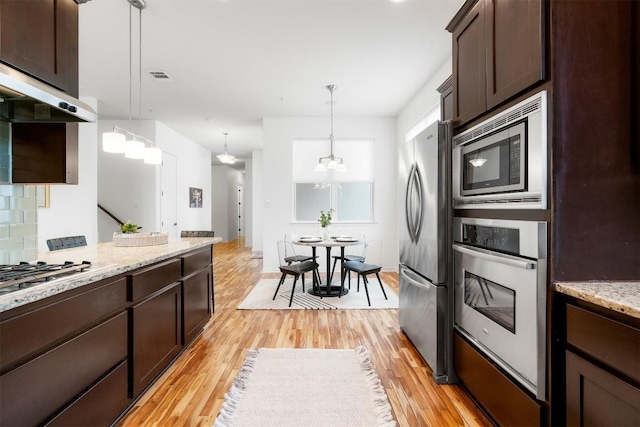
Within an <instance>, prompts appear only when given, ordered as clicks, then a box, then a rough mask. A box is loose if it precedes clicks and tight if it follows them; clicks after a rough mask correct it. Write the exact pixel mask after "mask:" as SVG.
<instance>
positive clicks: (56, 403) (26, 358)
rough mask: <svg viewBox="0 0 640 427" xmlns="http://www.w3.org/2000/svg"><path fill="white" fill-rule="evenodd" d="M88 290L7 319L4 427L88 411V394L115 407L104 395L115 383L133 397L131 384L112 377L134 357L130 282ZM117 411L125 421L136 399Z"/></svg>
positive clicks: (2, 318)
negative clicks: (129, 314)
mask: <svg viewBox="0 0 640 427" xmlns="http://www.w3.org/2000/svg"><path fill="white" fill-rule="evenodd" d="M88 288H89V289H87V290H84V289H83V290H81V291H79V292H78V291H71V292H70V294H71V295H70V296H69V297H65V296H64V295H62V296H56V297H54V298H51V299H52V300H53V301H52V302H50V303H49V302H47V300H43V301H40V302H38V303H34V304H33V306H34V307H33V309H30V308H29V307H20V308H19V309H16V310H13V311H10V312H5V313H1V314H0V337H1V338H2V345H0V349H1V362H2V365H1V366H0V370H1V371H2V375H1V376H0V425H35V424H40V423H43V422H45V421H47V419H48V418H49V417H50V416H51V415H52V414H55V413H56V412H57V411H59V410H61V409H69V410H70V411H71V409H70V408H73V407H75V405H79V406H78V407H80V406H81V404H80V403H78V402H80V401H81V399H82V396H83V394H84V393H86V392H85V390H87V389H88V388H91V389H93V390H94V392H93V395H94V396H95V398H96V399H99V400H102V399H111V396H110V395H105V394H102V393H103V392H105V391H106V390H109V389H111V388H113V387H114V384H115V383H117V386H118V387H120V388H121V389H122V390H125V391H126V388H127V378H126V376H124V377H123V376H122V375H115V376H111V374H112V373H113V372H115V371H117V370H118V369H119V368H120V367H121V366H122V365H123V364H125V365H126V360H127V354H128V348H127V329H128V326H127V323H128V321H127V313H126V311H124V304H125V302H126V287H125V281H124V280H122V279H120V280H112V281H109V280H105V281H102V282H99V283H97V284H96V285H92V286H88ZM125 369H126V368H125ZM107 377H110V382H111V384H112V385H111V386H110V387H105V384H106V383H103V381H104V380H106V378H107ZM109 403H110V405H111V406H110V408H111V412H112V413H113V412H117V413H120V412H122V411H123V410H124V409H125V408H126V407H127V405H128V403H129V399H128V397H127V395H126V393H122V392H121V393H119V394H116V395H115V396H114V398H113V400H110V402H109ZM91 414H92V412H88V413H87V416H91ZM116 415H117V414H116Z"/></svg>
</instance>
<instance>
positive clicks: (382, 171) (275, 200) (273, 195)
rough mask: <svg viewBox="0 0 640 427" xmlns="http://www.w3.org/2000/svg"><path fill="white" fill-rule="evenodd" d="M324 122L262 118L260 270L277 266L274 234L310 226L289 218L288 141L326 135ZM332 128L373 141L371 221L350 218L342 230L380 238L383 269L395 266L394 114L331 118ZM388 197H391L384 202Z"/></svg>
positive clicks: (278, 236)
mask: <svg viewBox="0 0 640 427" xmlns="http://www.w3.org/2000/svg"><path fill="white" fill-rule="evenodd" d="M328 126H329V121H328V120H327V119H326V118H264V119H263V135H264V152H263V165H264V169H263V174H264V175H263V179H262V180H261V181H262V183H263V196H262V200H261V201H260V203H262V205H263V224H262V225H263V232H262V235H263V243H264V245H263V253H264V260H263V270H264V271H265V272H274V271H277V270H278V256H277V250H276V241H277V240H282V238H283V237H284V235H285V234H286V233H301V234H302V233H305V231H306V232H308V231H309V230H308V229H309V224H295V223H293V222H292V218H293V181H292V177H291V170H292V167H291V161H292V160H291V158H292V154H291V148H292V141H293V140H294V139H302V138H327V136H328V131H329V127H328ZM334 133H335V135H336V137H337V138H338V139H342V138H345V139H348V138H368V139H373V140H374V141H375V142H374V146H375V148H374V152H375V154H374V168H375V184H374V196H373V204H374V222H373V223H360V224H349V225H345V226H341V228H342V230H343V232H345V233H353V234H365V235H366V238H367V240H369V239H378V240H381V242H382V243H383V244H382V245H381V250H382V254H381V262H382V266H383V268H384V269H385V270H396V269H397V263H398V238H397V208H396V203H395V200H396V193H397V189H396V187H397V185H398V183H397V176H398V160H397V159H398V149H397V144H396V126H395V119H393V118H334ZM327 154H328V153H327ZM348 166H349V165H347V167H348ZM313 167H315V164H310V165H309V168H313ZM255 190H256V189H254V191H255ZM254 200H255V199H254ZM389 201H392V202H391V203H389ZM256 203H257V202H256ZM254 206H255V204H254ZM318 214H319V213H318ZM336 225H337V224H336ZM320 265H321V270H324V268H322V266H324V265H325V261H324V258H321V259H320Z"/></svg>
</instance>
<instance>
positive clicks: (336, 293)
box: [307, 285, 349, 297]
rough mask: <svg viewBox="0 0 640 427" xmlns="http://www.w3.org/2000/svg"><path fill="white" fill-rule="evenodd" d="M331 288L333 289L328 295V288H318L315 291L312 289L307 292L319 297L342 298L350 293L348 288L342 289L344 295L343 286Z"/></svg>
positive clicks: (332, 286)
mask: <svg viewBox="0 0 640 427" xmlns="http://www.w3.org/2000/svg"><path fill="white" fill-rule="evenodd" d="M330 288H331V289H330V290H329V293H328V294H327V287H326V286H318V287H316V288H315V289H314V288H311V289H309V290H308V291H307V293H309V294H311V295H314V296H317V297H340V296H344V295H347V294H348V293H349V289H348V288H344V289H342V293H340V288H341V286H338V285H331V287H330Z"/></svg>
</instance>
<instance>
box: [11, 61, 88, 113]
mask: <svg viewBox="0 0 640 427" xmlns="http://www.w3.org/2000/svg"><path fill="white" fill-rule="evenodd" d="M96 118H97V115H96V113H95V111H93V109H91V107H90V106H88V105H87V104H85V103H84V102H82V101H80V100H79V99H76V98H74V97H72V96H69V95H68V94H66V93H64V92H62V91H60V90H58V89H55V88H53V87H51V86H49V85H47V84H45V83H43V82H41V81H39V80H36V79H34V78H33V77H31V76H29V75H27V74H24V73H22V72H20V71H18V70H15V69H13V68H11V67H9V66H7V65H5V64H0V120H4V121H9V122H12V123H61V122H95V121H96Z"/></svg>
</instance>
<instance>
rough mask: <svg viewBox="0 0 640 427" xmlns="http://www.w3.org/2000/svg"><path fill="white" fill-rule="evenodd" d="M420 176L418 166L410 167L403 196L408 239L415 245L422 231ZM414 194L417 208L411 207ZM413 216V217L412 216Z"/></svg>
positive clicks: (421, 187)
mask: <svg viewBox="0 0 640 427" xmlns="http://www.w3.org/2000/svg"><path fill="white" fill-rule="evenodd" d="M422 193H423V186H422V174H420V169H418V165H417V164H416V163H414V164H413V165H411V170H410V171H409V179H408V180H407V189H406V194H405V215H406V220H407V229H408V230H409V238H410V239H411V242H413V243H417V242H418V239H419V238H420V232H421V231H422V215H423V211H424V200H423V194H422ZM414 194H415V197H416V201H417V206H413V203H412V201H413V197H412V196H413V195H414ZM414 215H415V216H414Z"/></svg>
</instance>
